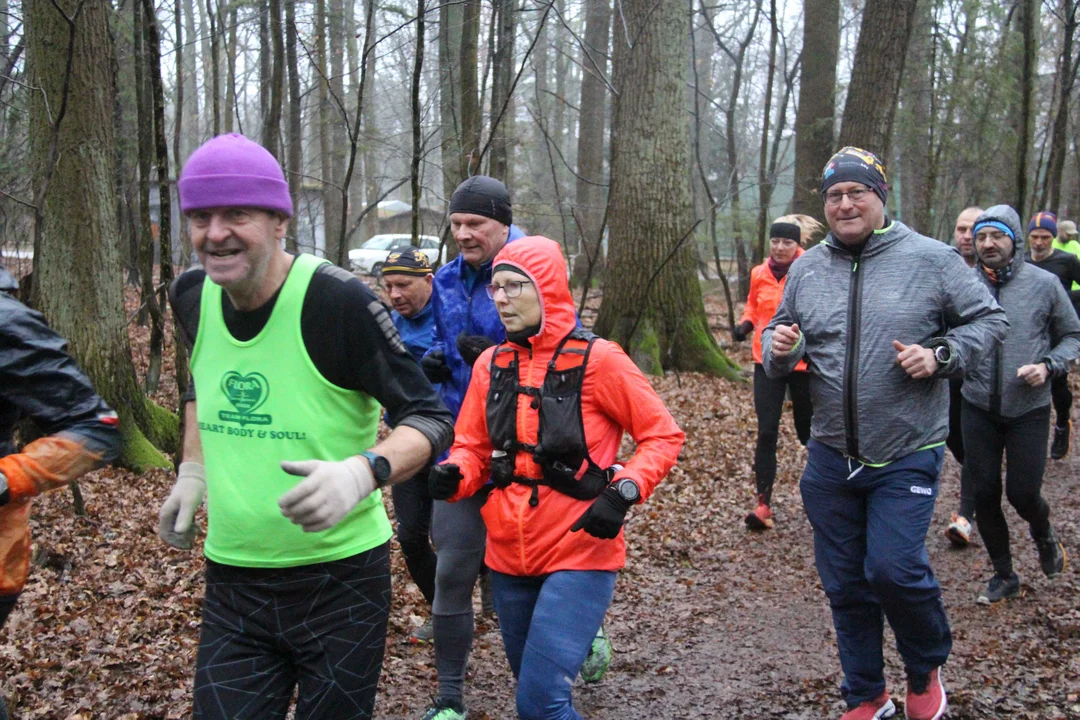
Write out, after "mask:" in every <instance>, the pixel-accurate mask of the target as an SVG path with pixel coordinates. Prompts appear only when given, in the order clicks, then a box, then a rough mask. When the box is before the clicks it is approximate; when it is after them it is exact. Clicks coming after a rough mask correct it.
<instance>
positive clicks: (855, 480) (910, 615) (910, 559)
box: [799, 440, 952, 707]
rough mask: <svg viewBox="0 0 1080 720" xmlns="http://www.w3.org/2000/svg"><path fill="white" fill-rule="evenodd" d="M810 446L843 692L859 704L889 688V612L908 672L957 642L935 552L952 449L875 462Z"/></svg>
mask: <svg viewBox="0 0 1080 720" xmlns="http://www.w3.org/2000/svg"><path fill="white" fill-rule="evenodd" d="M809 447H810V453H809V459H808V461H807V463H806V470H804V471H803V476H802V481H801V483H800V486H799V487H800V490H801V491H802V498H803V506H804V507H805V508H806V516H807V517H808V518H809V520H810V525H811V526H812V527H813V528H814V558H815V561H816V564H817V569H818V574H819V575H820V577H821V584H822V586H823V587H824V588H825V594H826V595H828V596H829V605H830V606H831V608H832V615H833V625H834V626H835V627H836V642H837V645H838V647H839V651H840V665H841V667H842V668H843V670H844V684H843V686H842V687H841V692H842V693H843V694H844V698H845V700H847V703H848V705H849V706H850V707H856V706H858V705H859V704H860V703H862V702H865V701H867V700H872V699H874V698H875V697H877V696H878V695H880V694H881V693H882V692H883V691H884V690H885V674H884V669H885V660H884V658H883V656H882V644H883V637H882V635H883V632H884V619H883V613H884V617H886V618H888V620H889V625H890V626H892V629H893V633H894V634H895V635H896V648H897V650H898V651H899V652H900V656H901V657H902V658H903V659H904V665H905V666H906V668H907V671H908V672H909V673H911V674H915V675H921V674H925V673H929V672H930V671H931V670H933V669H934V668H936V667H939V666H940V665H942V664H943V663H944V662H945V660H946V658H948V657H949V651H950V650H951V649H952V633H951V632H950V630H949V620H948V618H947V617H946V616H945V608H944V607H943V606H942V604H941V588H940V587H939V586H938V583H937V579H936V578H935V577H934V571H933V570H931V568H930V558H929V556H928V555H927V552H926V531H927V530H928V529H929V527H930V521H931V519H932V517H933V514H934V502H935V501H936V499H937V494H938V477H939V474H940V472H941V462H942V459H943V458H944V448H942V447H940V446H939V447H936V448H931V449H928V450H920V451H918V452H914V453H911V454H910V455H907V456H906V457H903V458H900V459H899V460H897V461H895V462H892V463H890V464H888V465H886V466H885V467H881V468H874V467H869V466H865V465H862V464H861V463H859V462H858V461H857V460H848V459H847V458H846V457H845V456H844V455H843V454H841V453H840V452H837V451H836V450H834V449H832V448H830V447H828V446H826V445H822V444H821V443H819V442H817V441H815V440H811V441H810V446H809Z"/></svg>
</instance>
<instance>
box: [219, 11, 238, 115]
mask: <svg viewBox="0 0 1080 720" xmlns="http://www.w3.org/2000/svg"><path fill="white" fill-rule="evenodd" d="M238 12H239V11H238V9H237V7H236V6H235V5H232V6H230V7H229V8H228V11H227V12H225V13H222V11H221V4H220V2H219V4H218V27H220V28H222V29H224V28H228V31H229V34H228V35H227V40H226V42H225V72H226V77H227V78H228V84H227V86H226V88H225V132H227V133H231V132H233V129H234V125H233V122H234V121H235V122H236V125H235V129H236V132H239V133H243V132H244V127H243V125H242V124H241V120H240V113H239V108H238V107H237V105H236V25H237V22H236V16H237V13H238Z"/></svg>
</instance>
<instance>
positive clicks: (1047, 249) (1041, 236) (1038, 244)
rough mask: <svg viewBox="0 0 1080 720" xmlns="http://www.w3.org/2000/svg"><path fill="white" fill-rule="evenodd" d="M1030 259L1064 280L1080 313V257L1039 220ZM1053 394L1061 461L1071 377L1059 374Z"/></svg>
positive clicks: (1031, 232) (1054, 445)
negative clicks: (1057, 244)
mask: <svg viewBox="0 0 1080 720" xmlns="http://www.w3.org/2000/svg"><path fill="white" fill-rule="evenodd" d="M1027 241H1028V247H1030V248H1031V251H1030V252H1029V253H1028V254H1027V261H1028V262H1029V263H1031V264H1032V265H1034V266H1035V267H1039V268H1042V269H1043V270H1046V271H1047V272H1050V273H1053V274H1054V275H1056V276H1057V279H1058V280H1060V281H1061V285H1062V287H1064V288H1065V292H1066V293H1067V294H1068V296H1069V300H1071V301H1072V306H1073V309H1074V310H1076V312H1077V314H1080V290H1073V289H1072V288H1073V287H1074V283H1080V258H1077V257H1076V256H1075V255H1073V254H1072V253H1068V252H1065V251H1064V250H1057V249H1055V248H1054V235H1053V233H1051V232H1050V231H1049V230H1047V229H1046V228H1043V227H1040V226H1039V225H1038V224H1037V223H1036V221H1035V220H1033V221H1032V222H1031V224H1029V225H1028V237H1027ZM1050 397H1051V399H1052V400H1053V402H1054V414H1055V415H1056V416H1057V417H1056V419H1055V421H1054V440H1053V441H1052V442H1051V443H1050V457H1051V458H1052V459H1054V460H1060V459H1062V458H1063V457H1065V456H1066V455H1068V454H1069V440H1070V437H1069V436H1070V434H1071V429H1072V422H1071V421H1070V419H1069V417H1070V414H1071V412H1072V403H1073V396H1072V391H1071V390H1069V376H1068V375H1060V376H1055V377H1054V378H1052V379H1051V381H1050Z"/></svg>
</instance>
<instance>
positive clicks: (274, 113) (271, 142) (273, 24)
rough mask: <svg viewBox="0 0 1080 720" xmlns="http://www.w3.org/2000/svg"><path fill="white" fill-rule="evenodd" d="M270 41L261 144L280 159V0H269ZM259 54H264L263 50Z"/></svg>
mask: <svg viewBox="0 0 1080 720" xmlns="http://www.w3.org/2000/svg"><path fill="white" fill-rule="evenodd" d="M269 11H270V22H269V25H270V38H271V39H270V42H271V44H272V45H273V48H274V52H273V62H272V63H271V70H270V78H269V82H270V89H269V102H270V106H269V108H266V107H265V106H264V113H263V136H262V144H263V147H265V148H266V149H267V150H269V151H270V154H271V155H273V156H274V157H276V158H278V159H279V160H280V159H281V155H282V153H281V150H280V148H279V145H278V137H279V135H280V132H281V103H282V95H283V94H284V92H285V87H284V85H285V83H284V82H283V80H284V75H285V44H284V37H283V36H282V29H281V0H270V7H269ZM260 55H265V51H264V52H263V53H261V54H260Z"/></svg>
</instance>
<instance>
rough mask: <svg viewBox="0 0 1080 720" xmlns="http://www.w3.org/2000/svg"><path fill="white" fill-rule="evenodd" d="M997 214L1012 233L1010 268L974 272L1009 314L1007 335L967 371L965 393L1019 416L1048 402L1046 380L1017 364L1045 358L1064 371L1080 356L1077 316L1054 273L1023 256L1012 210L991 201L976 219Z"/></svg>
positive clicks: (999, 411)
mask: <svg viewBox="0 0 1080 720" xmlns="http://www.w3.org/2000/svg"><path fill="white" fill-rule="evenodd" d="M984 220H997V221H998V222H1001V223H1005V224H1006V225H1008V226H1009V227H1010V228H1011V229H1012V231H1013V232H1014V233H1015V234H1016V238H1017V239H1016V242H1015V243H1014V249H1013V258H1012V260H1011V261H1010V266H1011V268H1012V274H1011V275H1010V276H1009V277H1008V279H1007V280H1005V281H1004V282H1003V283H1002V284H1000V285H996V284H995V283H994V282H992V281H991V280H990V278H989V277H987V275H986V273H985V272H984V271H983V270H982V269H981V267H980V266H978V265H976V267H975V269H974V270H969V271H968V272H973V273H975V275H976V277H977V278H979V280H980V281H981V282H982V283H984V284H985V285H986V287H987V288H989V290H990V293H991V294H992V295H993V296H994V299H995V300H997V301H998V303H1000V304H1001V307H1003V308H1004V309H1005V313H1006V315H1008V317H1009V336H1008V337H1007V338H1005V342H1004V343H1002V344H1001V345H999V346H998V347H996V348H995V349H994V351H993V352H990V353H987V354H986V355H985V356H984V357H983V359H982V362H981V363H979V365H978V366H977V367H974V368H972V369H971V370H969V371H968V374H967V378H966V379H965V380H964V389H963V396H964V399H965V400H967V401H968V402H969V403H971V404H972V405H975V406H976V407H979V408H982V409H983V410H986V411H988V412H991V413H994V414H996V415H1000V416H1002V417H1009V418H1013V417H1019V416H1021V415H1023V414H1025V413H1028V412H1031V411H1032V410H1036V409H1038V408H1041V407H1045V406H1047V405H1049V404H1050V382H1049V380H1048V381H1047V382H1044V383H1043V384H1042V385H1040V386H1039V387H1031V386H1030V385H1028V384H1027V383H1026V382H1024V381H1023V380H1021V379H1020V378H1018V377H1017V376H1016V371H1017V369H1018V368H1019V367H1020V366H1021V365H1031V364H1034V363H1040V362H1044V363H1046V366H1047V367H1048V368H1049V369H1050V374H1051V375H1052V376H1058V375H1067V374H1068V372H1069V362H1070V361H1071V360H1073V359H1075V358H1077V357H1080V318H1078V317H1077V316H1076V311H1075V310H1074V309H1073V306H1072V302H1071V301H1070V300H1069V296H1068V293H1066V292H1065V288H1063V287H1062V285H1061V281H1060V280H1058V278H1057V276H1056V275H1054V274H1053V273H1050V272H1047V271H1046V270H1043V269H1042V268H1038V267H1035V266H1034V265H1032V264H1031V263H1029V262H1027V261H1026V258H1025V257H1024V255H1025V253H1026V251H1027V247H1026V245H1027V236H1026V235H1025V233H1024V230H1023V227H1022V226H1021V225H1020V218H1019V217H1018V216H1017V214H1016V211H1015V210H1013V209H1012V208H1011V207H1009V206H1008V205H995V206H994V207H992V208H990V209H989V210H986V211H985V212H984V213H983V214H982V215H980V216H979V218H978V220H976V221H975V222H977V223H978V222H982V221H984Z"/></svg>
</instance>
